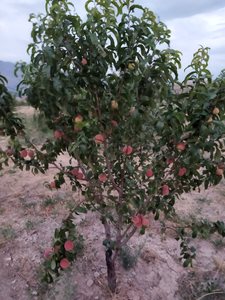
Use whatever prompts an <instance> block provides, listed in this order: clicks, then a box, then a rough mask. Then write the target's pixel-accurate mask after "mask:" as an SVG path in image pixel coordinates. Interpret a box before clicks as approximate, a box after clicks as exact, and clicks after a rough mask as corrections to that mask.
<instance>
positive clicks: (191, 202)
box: [0, 106, 225, 300]
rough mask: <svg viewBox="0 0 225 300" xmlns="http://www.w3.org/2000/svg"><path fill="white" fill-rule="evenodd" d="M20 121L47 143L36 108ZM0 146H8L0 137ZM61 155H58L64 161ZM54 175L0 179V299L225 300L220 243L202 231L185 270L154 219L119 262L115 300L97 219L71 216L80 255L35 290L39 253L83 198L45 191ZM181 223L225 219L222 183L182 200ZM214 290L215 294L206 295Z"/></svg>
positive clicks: (23, 111)
mask: <svg viewBox="0 0 225 300" xmlns="http://www.w3.org/2000/svg"><path fill="white" fill-rule="evenodd" d="M17 112H18V114H19V115H20V116H21V117H22V118H23V119H24V120H25V124H26V126H27V128H28V131H27V134H28V135H29V136H30V138H31V139H32V142H33V143H35V144H41V143H42V142H43V141H44V140H45V139H46V138H51V137H52V132H50V131H49V130H48V129H47V127H46V126H45V124H44V120H43V119H39V118H38V115H37V114H35V113H34V110H33V109H32V108H30V107H28V106H19V107H17ZM0 146H1V147H2V148H4V147H5V146H6V140H5V139H4V138H2V137H1V138H0ZM67 160H68V157H67V155H66V154H64V155H62V156H60V157H59V161H60V162H62V163H63V162H66V161H67ZM55 172H56V171H55V169H54V168H52V169H50V170H49V171H48V172H47V173H46V174H45V175H42V174H40V175H39V174H38V175H35V176H34V175H32V174H31V173H30V172H21V171H20V170H18V169H14V168H13V167H12V166H10V167H8V168H5V169H4V171H3V172H2V173H0V265H1V268H0V299H5V300H10V299H20V300H28V299H40V300H51V299H55V300H63V299H65V300H75V299H79V300H93V299H96V300H105V299H114V300H116V299H117V300H150V299H152V300H181V299H182V300H193V299H198V298H199V299H200V297H201V296H203V295H206V294H209V295H208V296H207V297H204V298H202V299H206V300H209V299H211V300H212V299H213V300H215V299H225V295H224V294H219V293H220V292H221V293H222V292H223V291H225V279H224V278H225V252H224V247H225V240H223V239H221V238H220V237H219V236H216V235H215V236H212V237H211V238H210V241H207V240H206V239H207V238H208V237H209V233H208V232H204V233H203V234H202V237H201V238H200V239H198V240H193V242H192V244H193V245H194V246H195V247H196V248H197V259H196V261H195V262H194V266H193V268H188V269H184V268H183V267H182V264H181V262H180V261H179V250H180V249H179V242H177V241H176V240H175V235H174V232H173V231H170V230H168V231H167V232H166V234H161V227H160V223H159V222H157V221H154V220H153V218H152V217H151V225H150V228H149V229H148V230H146V234H145V235H144V236H141V237H139V236H138V234H136V235H135V236H134V238H133V239H132V240H131V241H130V244H129V247H127V248H125V249H124V251H123V253H122V255H121V257H120V259H119V260H118V266H119V272H118V277H119V285H118V293H117V295H114V296H113V295H111V294H110V291H109V290H108V288H107V282H106V266H105V258H104V248H103V246H102V236H103V234H104V230H103V226H102V225H101V223H100V222H99V220H98V217H97V215H96V214H94V213H88V214H87V215H80V216H76V217H75V219H74V222H75V223H76V224H77V225H78V229H79V232H80V233H81V234H83V235H84V238H85V242H84V253H83V254H82V255H80V256H79V258H78V260H77V261H76V262H75V263H74V265H73V266H72V268H71V269H70V270H69V271H67V272H63V275H62V276H61V277H60V278H59V281H58V282H57V284H56V285H54V284H53V285H52V286H49V288H48V289H46V288H45V287H44V286H40V285H39V278H40V274H39V272H40V265H41V262H42V261H43V252H44V249H45V248H47V247H49V246H51V239H52V237H53V233H54V229H55V228H56V227H58V226H60V224H61V220H62V219H63V218H65V217H66V216H67V214H68V211H69V209H70V208H71V207H73V206H74V205H75V204H76V203H77V202H78V201H80V200H81V197H82V196H81V195H80V194H79V193H72V192H71V190H70V186H69V185H64V186H63V188H62V189H61V190H59V191H50V190H49V189H47V188H46V187H45V183H46V182H50V181H51V180H52V178H53V176H54V173H55ZM176 207H177V211H178V212H179V216H180V217H179V218H178V217H175V220H173V222H172V221H170V223H169V224H170V226H171V227H172V226H177V225H178V224H180V222H181V220H182V222H184V221H187V222H190V221H191V220H195V219H196V218H197V219H201V218H203V219H204V218H209V219H210V220H213V221H214V220H217V219H220V220H225V183H224V181H223V182H222V183H221V184H220V185H218V186H217V187H215V188H213V189H209V190H208V191H202V192H201V193H197V192H193V193H191V194H188V195H183V197H182V199H181V200H179V201H178V202H177V204H176ZM216 291H217V292H218V294H217V295H216V294H213V295H211V296H210V293H215V292H216Z"/></svg>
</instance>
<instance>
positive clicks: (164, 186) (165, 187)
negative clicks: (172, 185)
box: [162, 184, 170, 196]
mask: <svg viewBox="0 0 225 300" xmlns="http://www.w3.org/2000/svg"><path fill="white" fill-rule="evenodd" d="M169 193H170V189H169V186H168V185H167V184H164V185H163V186H162V194H163V196H167V195H169Z"/></svg>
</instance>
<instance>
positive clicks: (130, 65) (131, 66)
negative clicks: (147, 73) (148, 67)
mask: <svg viewBox="0 0 225 300" xmlns="http://www.w3.org/2000/svg"><path fill="white" fill-rule="evenodd" d="M128 69H129V70H130V71H133V70H134V69H135V63H129V64H128Z"/></svg>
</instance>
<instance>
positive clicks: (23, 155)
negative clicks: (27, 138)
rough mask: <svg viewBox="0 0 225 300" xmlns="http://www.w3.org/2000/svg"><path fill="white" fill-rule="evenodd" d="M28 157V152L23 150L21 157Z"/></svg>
mask: <svg viewBox="0 0 225 300" xmlns="http://www.w3.org/2000/svg"><path fill="white" fill-rule="evenodd" d="M26 156H27V150H26V149H23V150H21V151H20V157H22V158H25V157H26Z"/></svg>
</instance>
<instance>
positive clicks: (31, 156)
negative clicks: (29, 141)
mask: <svg viewBox="0 0 225 300" xmlns="http://www.w3.org/2000/svg"><path fill="white" fill-rule="evenodd" d="M27 155H28V156H29V157H30V158H33V157H34V151H33V150H27Z"/></svg>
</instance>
